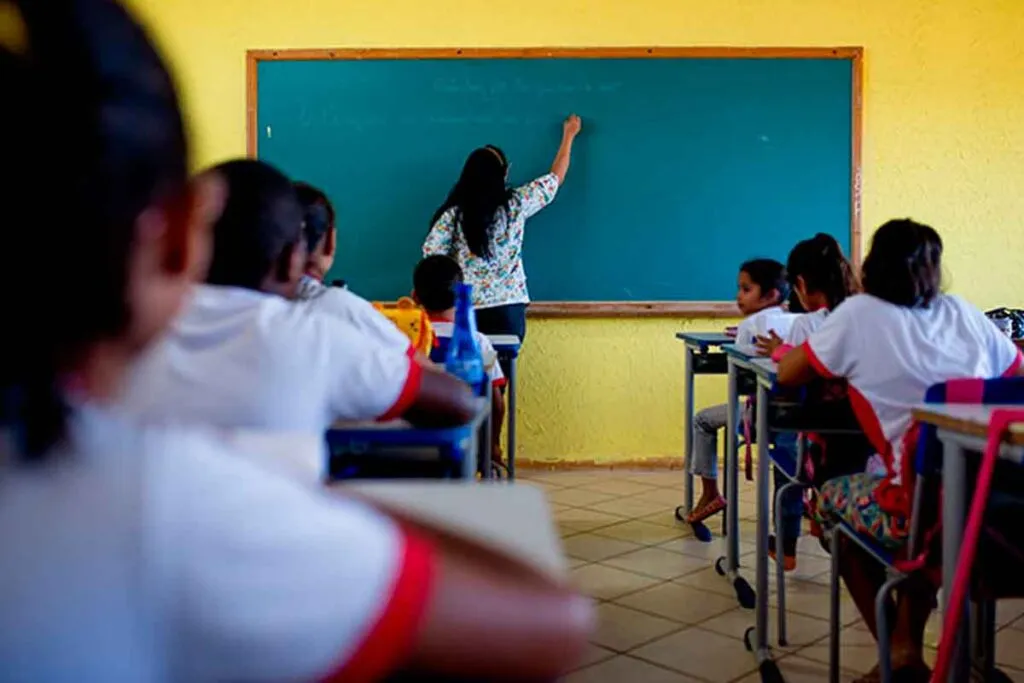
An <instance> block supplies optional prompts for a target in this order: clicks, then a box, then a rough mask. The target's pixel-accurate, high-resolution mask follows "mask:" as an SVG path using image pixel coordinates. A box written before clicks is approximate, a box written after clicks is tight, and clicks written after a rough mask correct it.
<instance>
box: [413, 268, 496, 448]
mask: <svg viewBox="0 0 1024 683" xmlns="http://www.w3.org/2000/svg"><path fill="white" fill-rule="evenodd" d="M412 282H413V298H414V299H415V300H416V303H418V304H419V305H420V306H422V307H423V310H425V311H426V312H427V315H428V316H429V317H430V322H431V324H432V325H433V326H434V334H436V335H437V336H438V337H439V338H446V337H451V336H452V327H453V323H454V322H455V285H456V284H457V283H459V282H462V268H460V267H459V264H458V263H456V262H455V260H454V259H452V258H449V257H448V256H441V255H436V256H428V257H427V258H425V259H423V260H422V261H420V262H419V264H418V265H417V266H416V270H415V271H414V272H413V276H412ZM476 341H477V343H478V344H479V345H480V353H481V354H482V355H483V358H484V368H485V369H486V371H487V374H488V376H489V377H490V378H491V384H492V386H493V391H492V399H491V400H492V403H491V406H492V410H493V417H494V419H493V425H494V429H493V436H494V442H493V445H492V446H491V449H492V450H491V457H492V459H493V460H494V461H495V462H497V463H499V464H500V463H501V425H502V422H504V420H505V399H504V397H503V396H502V393H501V388H502V387H503V386H505V375H504V373H503V372H502V371H501V365H500V364H499V363H498V353H497V352H496V351H495V350H494V346H493V345H492V344H491V340H490V339H488V338H487V336H486V335H484V334H482V333H480V332H477V333H476Z"/></svg>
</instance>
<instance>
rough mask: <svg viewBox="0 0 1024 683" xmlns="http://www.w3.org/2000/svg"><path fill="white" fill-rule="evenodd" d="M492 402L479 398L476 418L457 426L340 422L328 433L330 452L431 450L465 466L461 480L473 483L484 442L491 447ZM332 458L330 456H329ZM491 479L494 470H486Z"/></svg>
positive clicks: (484, 471)
mask: <svg viewBox="0 0 1024 683" xmlns="http://www.w3.org/2000/svg"><path fill="white" fill-rule="evenodd" d="M490 417H491V401H490V399H489V398H481V399H478V409H477V413H476V415H474V417H473V419H472V420H470V421H469V422H467V423H466V424H463V425H459V426H457V427H446V428H440V429H422V428H418V427H413V426H411V425H409V424H408V423H406V422H404V421H402V420H393V421H391V422H382V423H377V422H359V423H351V424H349V423H339V424H336V425H334V426H332V427H331V428H330V429H328V430H327V434H326V439H327V445H328V453H329V454H330V453H333V452H334V450H335V449H344V450H347V451H350V452H353V453H370V452H372V451H373V450H374V449H399V448H403V447H405V448H428V449H437V451H438V453H439V456H440V457H442V458H448V459H451V460H453V461H455V462H459V463H460V464H461V468H460V477H461V478H462V479H468V480H472V479H473V478H474V477H475V476H476V473H477V471H478V470H479V469H480V467H479V460H480V457H479V456H480V443H481V440H483V439H486V441H485V443H486V444H488V445H489V444H490V440H489V439H490ZM328 457H330V455H328ZM482 472H483V476H484V478H489V476H490V472H491V468H490V467H484V468H483V469H482Z"/></svg>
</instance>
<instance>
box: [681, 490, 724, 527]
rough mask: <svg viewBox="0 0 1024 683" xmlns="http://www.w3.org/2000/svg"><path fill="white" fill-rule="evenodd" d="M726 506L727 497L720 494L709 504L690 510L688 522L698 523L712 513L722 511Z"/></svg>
mask: <svg viewBox="0 0 1024 683" xmlns="http://www.w3.org/2000/svg"><path fill="white" fill-rule="evenodd" d="M725 506H726V502H725V498H722V497H721V496H719V497H718V498H715V499H714V500H713V501H711V502H710V503H708V504H707V505H704V506H702V507H699V508H697V509H696V510H693V511H692V512H690V514H688V515H686V523H687V524H696V523H698V522H703V521H704V520H705V519H707V518H708V517H710V516H711V515H714V514H717V513H719V512H721V511H722V510H724V509H725Z"/></svg>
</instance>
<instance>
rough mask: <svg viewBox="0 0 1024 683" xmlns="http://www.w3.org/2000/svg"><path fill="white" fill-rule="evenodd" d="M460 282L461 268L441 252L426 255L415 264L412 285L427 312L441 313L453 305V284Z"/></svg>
mask: <svg viewBox="0 0 1024 683" xmlns="http://www.w3.org/2000/svg"><path fill="white" fill-rule="evenodd" d="M460 282H462V268H460V267H459V264H458V263H456V261H455V260H454V259H452V258H449V257H447V256H444V255H442V254H435V255H434V256H428V257H426V258H425V259H423V260H422V261H420V262H419V263H418V264H417V265H416V270H415V271H414V272H413V274H412V287H413V291H414V292H416V299H417V300H418V301H419V302H420V305H421V306H422V307H423V308H424V309H425V310H426V311H427V313H441V312H443V311H447V310H448V309H450V308H452V307H453V306H455V285H456V284H458V283H460Z"/></svg>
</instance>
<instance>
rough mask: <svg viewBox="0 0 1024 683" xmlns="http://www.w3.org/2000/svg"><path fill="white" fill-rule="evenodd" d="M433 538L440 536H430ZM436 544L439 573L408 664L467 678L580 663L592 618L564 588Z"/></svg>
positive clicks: (544, 671)
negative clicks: (549, 584)
mask: <svg viewBox="0 0 1024 683" xmlns="http://www.w3.org/2000/svg"><path fill="white" fill-rule="evenodd" d="M435 543H438V542H437V541H435ZM435 548H437V550H438V560H437V574H436V578H435V580H434V588H433V591H432V594H431V598H430V600H429V603H428V605H427V607H426V612H425V614H424V616H423V620H422V622H421V626H420V629H419V632H418V634H417V636H416V638H415V641H414V644H413V649H412V655H411V657H410V659H409V662H408V668H409V669H410V670H412V671H416V672H417V673H426V674H433V675H438V676H453V675H454V676H459V677H460V678H464V679H466V680H477V679H478V680H537V681H541V680H555V679H557V678H558V677H559V676H560V675H562V674H564V673H565V672H566V671H567V670H569V669H570V668H572V667H573V666H574V665H575V664H577V663H578V660H579V657H580V656H581V654H582V651H583V648H584V647H585V646H586V642H587V637H588V636H589V635H590V634H591V631H592V629H593V626H594V611H593V606H592V605H591V603H590V601H589V600H587V599H586V598H583V597H581V596H579V595H577V594H575V593H573V592H571V591H569V590H567V589H560V588H555V587H551V586H546V585H544V584H543V583H542V582H540V581H537V580H531V579H529V578H526V577H523V576H520V575H518V574H516V573H513V572H511V571H508V570H507V569H503V568H502V567H498V566H495V565H494V564H493V563H487V562H486V561H484V560H478V559H474V558H473V557H470V556H468V555H467V554H466V553H465V552H464V551H461V550H460V549H452V550H451V551H449V550H447V549H446V548H445V546H444V542H443V541H441V542H440V545H435Z"/></svg>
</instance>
